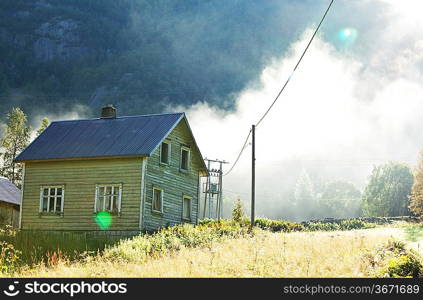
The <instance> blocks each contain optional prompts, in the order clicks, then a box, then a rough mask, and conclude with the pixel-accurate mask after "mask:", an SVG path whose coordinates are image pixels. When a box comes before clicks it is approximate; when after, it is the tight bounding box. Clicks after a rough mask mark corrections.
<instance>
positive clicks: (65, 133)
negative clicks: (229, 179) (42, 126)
mask: <svg viewBox="0 0 423 300" xmlns="http://www.w3.org/2000/svg"><path fill="white" fill-rule="evenodd" d="M182 119H184V120H185V121H186V122H187V125H188V128H189V124H188V121H187V120H186V118H185V114H184V113H170V114H156V115H143V116H129V117H119V118H113V119H101V118H100V119H86V120H68V121H55V122H52V123H51V124H50V126H48V127H47V129H46V130H44V132H43V133H42V134H41V135H40V136H38V137H37V138H36V139H35V140H34V141H33V142H32V143H31V144H30V145H29V146H28V147H27V148H26V149H25V150H24V151H22V153H20V154H19V155H18V156H17V157H16V159H15V161H17V162H24V161H36V160H52V159H78V158H95V157H117V156H150V155H151V154H152V153H153V152H154V150H155V149H156V148H157V147H158V146H159V145H160V144H161V142H162V141H163V140H164V139H165V138H166V137H167V135H168V134H169V133H170V132H171V131H172V130H173V129H174V128H175V127H176V125H178V123H179V122H180V121H181V120H182ZM191 134H192V132H191ZM195 146H196V147H197V145H195ZM197 149H198V147H197ZM198 151H199V149H198ZM200 155H201V153H200Z"/></svg>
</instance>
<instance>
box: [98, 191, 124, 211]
mask: <svg viewBox="0 0 423 300" xmlns="http://www.w3.org/2000/svg"><path fill="white" fill-rule="evenodd" d="M107 187H112V191H114V188H115V187H119V192H118V197H117V200H118V205H116V207H117V212H116V211H113V210H106V209H105V206H106V202H105V201H104V203H103V210H97V201H98V200H99V190H100V188H104V189H105V190H106V188H107ZM122 194H123V184H122V183H99V184H96V185H95V196H94V213H99V212H102V211H106V212H108V213H111V214H113V213H115V214H116V213H117V214H120V213H121V207H122ZM113 195H114V194H113ZM102 197H104V195H103V196H102ZM112 203H113V202H112ZM111 207H113V205H111Z"/></svg>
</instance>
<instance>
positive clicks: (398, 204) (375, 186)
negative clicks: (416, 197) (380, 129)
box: [362, 162, 414, 217]
mask: <svg viewBox="0 0 423 300" xmlns="http://www.w3.org/2000/svg"><path fill="white" fill-rule="evenodd" d="M413 181H414V177H413V174H412V172H411V169H410V167H409V166H407V165H405V164H402V163H394V162H389V163H387V164H384V165H380V166H375V167H374V168H373V172H372V174H371V176H370V181H369V184H368V185H367V186H366V188H365V190H364V193H363V198H362V206H363V213H364V215H366V216H382V217H392V216H401V215H407V214H408V213H409V211H408V205H409V195H410V193H411V187H412V185H413Z"/></svg>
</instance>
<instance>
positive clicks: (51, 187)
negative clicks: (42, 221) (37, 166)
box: [38, 184, 65, 215]
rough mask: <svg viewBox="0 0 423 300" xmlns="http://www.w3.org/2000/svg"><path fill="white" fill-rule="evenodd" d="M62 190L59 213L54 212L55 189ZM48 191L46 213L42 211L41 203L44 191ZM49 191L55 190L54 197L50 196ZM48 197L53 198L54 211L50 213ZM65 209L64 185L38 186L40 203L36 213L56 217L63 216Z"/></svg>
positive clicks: (55, 203)
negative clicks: (55, 215) (54, 215)
mask: <svg viewBox="0 0 423 300" xmlns="http://www.w3.org/2000/svg"><path fill="white" fill-rule="evenodd" d="M60 188H61V189H62V195H61V198H62V203H61V204H60V211H56V206H57V197H58V196H57V189H60ZM45 189H48V195H47V198H48V199H47V211H44V210H43V202H44V199H43V198H44V190H45ZM51 189H56V191H55V193H54V196H51V195H50V190H51ZM50 197H54V211H50ZM64 207H65V185H64V184H53V185H41V186H40V203H39V208H38V212H39V213H40V214H57V215H61V214H63V210H64Z"/></svg>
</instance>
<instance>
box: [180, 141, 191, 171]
mask: <svg viewBox="0 0 423 300" xmlns="http://www.w3.org/2000/svg"><path fill="white" fill-rule="evenodd" d="M183 151H186V152H188V157H187V168H186V169H184V168H182V153H183ZM190 168H191V148H190V147H188V146H183V145H182V146H181V152H180V155H179V170H180V171H182V172H189V170H190Z"/></svg>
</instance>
